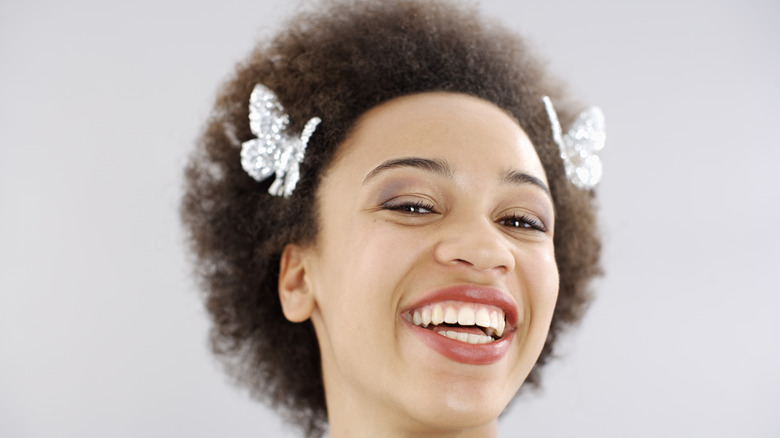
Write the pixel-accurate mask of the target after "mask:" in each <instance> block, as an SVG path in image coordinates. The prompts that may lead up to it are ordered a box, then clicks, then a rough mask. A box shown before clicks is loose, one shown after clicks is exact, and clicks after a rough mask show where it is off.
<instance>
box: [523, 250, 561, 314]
mask: <svg viewBox="0 0 780 438" xmlns="http://www.w3.org/2000/svg"><path fill="white" fill-rule="evenodd" d="M521 263H522V264H521V266H523V269H522V273H521V276H522V277H523V278H524V279H525V280H526V282H527V284H526V290H527V291H528V294H527V297H526V298H527V299H528V304H529V305H530V306H531V312H532V315H533V317H534V319H536V320H539V321H540V322H544V323H545V325H549V321H550V319H551V318H552V314H553V311H554V310H555V304H556V302H557V299H558V289H559V275H558V266H557V264H556V263H555V252H554V249H553V247H552V244H550V245H547V246H545V247H544V248H538V249H537V250H535V251H532V252H529V253H528V255H527V257H526V258H525V260H524V261H523V262H521Z"/></svg>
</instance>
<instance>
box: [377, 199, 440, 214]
mask: <svg viewBox="0 0 780 438" xmlns="http://www.w3.org/2000/svg"><path fill="white" fill-rule="evenodd" d="M382 208H383V209H385V210H390V211H399V212H401V213H406V214H409V215H422V214H430V213H436V212H435V211H434V210H433V209H434V206H433V205H431V204H429V203H427V202H425V201H415V202H402V203H400V204H393V203H389V202H386V203H384V204H382ZM420 210H427V211H425V212H423V211H420Z"/></svg>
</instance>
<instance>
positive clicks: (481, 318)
mask: <svg viewBox="0 0 780 438" xmlns="http://www.w3.org/2000/svg"><path fill="white" fill-rule="evenodd" d="M474 321H475V322H476V323H477V325H478V326H480V327H490V313H489V312H488V310H487V309H486V308H484V307H480V308H479V310H477V317H476V319H475V320H474Z"/></svg>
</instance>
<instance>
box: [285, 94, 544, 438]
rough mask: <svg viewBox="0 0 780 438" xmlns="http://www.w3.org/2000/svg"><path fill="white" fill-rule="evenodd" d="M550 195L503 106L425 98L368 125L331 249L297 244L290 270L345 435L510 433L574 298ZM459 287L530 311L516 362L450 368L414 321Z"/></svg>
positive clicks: (452, 97)
mask: <svg viewBox="0 0 780 438" xmlns="http://www.w3.org/2000/svg"><path fill="white" fill-rule="evenodd" d="M408 158H414V159H415V160H417V159H420V160H432V161H434V162H435V163H438V164H441V165H442V166H443V167H444V169H438V170H437V169H431V168H423V167H421V166H418V165H414V164H409V163H413V162H427V161H419V160H418V161H414V160H411V161H410V160H406V159H408ZM399 159H400V160H406V161H402V162H401V163H399V162H397V161H393V160H399ZM392 163H395V164H392ZM429 167H430V166H429ZM509 174H512V175H515V176H517V175H520V177H519V178H514V179H511V178H507V175H509ZM545 185H546V177H545V173H544V170H543V168H542V165H541V163H540V161H539V157H538V155H537V154H536V151H535V150H534V147H533V145H532V144H531V142H530V140H529V139H528V137H527V136H526V134H525V132H524V131H523V130H522V128H521V127H520V126H519V125H518V124H517V123H516V122H515V121H514V120H513V119H512V118H511V117H509V116H508V115H507V114H506V113H504V112H503V111H502V110H501V109H499V108H498V107H496V106H494V105H493V104H491V103H489V102H486V101H483V100H480V99H477V98H474V97H470V96H466V95H460V94H451V93H422V94H416V95H411V96H405V97H402V98H397V99H394V100H392V101H389V102H386V103H384V104H382V105H380V106H378V107H376V108H373V109H372V110H370V111H368V112H366V113H365V114H364V115H363V116H362V117H361V119H360V120H359V121H358V123H357V125H356V129H355V130H354V131H353V133H352V135H351V136H350V137H349V138H348V139H347V140H346V141H345V142H344V144H342V145H341V146H340V149H339V151H338V156H337V157H336V159H335V160H334V162H333V164H332V165H331V167H330V169H329V170H328V171H327V172H326V174H325V175H324V177H323V180H322V183H321V185H320V187H319V191H318V202H319V221H320V223H319V226H320V229H319V231H318V237H317V240H316V242H315V243H314V244H313V245H309V246H300V245H294V244H291V245H288V246H287V248H286V249H285V251H284V253H283V256H282V263H281V270H280V282H279V291H280V297H281V301H282V307H283V311H284V314H285V316H286V317H287V318H288V319H289V320H291V321H296V322H298V321H305V320H307V319H311V320H312V323H313V325H314V328H315V331H316V333H317V338H318V341H319V345H320V350H321V355H322V369H323V378H324V382H325V395H326V400H327V405H328V415H329V422H330V436H331V437H333V438H345V437H364V436H377V437H409V436H428V437H495V436H496V427H497V426H496V425H497V418H498V415H499V414H500V413H501V412H502V411H503V409H504V408H505V407H506V405H507V403H508V402H509V401H510V400H511V399H512V397H513V396H514V394H515V393H516V392H517V390H518V389H519V387H520V385H521V384H522V382H523V381H524V379H525V378H526V377H527V375H528V373H529V372H530V370H531V368H532V367H533V365H534V363H535V361H536V359H537V357H538V355H539V353H540V351H541V349H542V346H543V345H544V341H545V338H546V335H547V331H548V329H549V325H550V320H551V318H552V313H553V309H554V307H555V302H556V299H557V294H558V270H557V266H556V264H555V257H554V247H553V233H554V222H555V218H554V209H553V204H552V200H551V198H550V195H549V194H548V192H547V191H546V189H545ZM458 285H475V286H486V287H491V288H494V289H497V290H499V291H500V292H501V293H505V294H507V295H509V296H510V297H511V298H512V300H513V301H514V302H515V303H517V310H518V313H519V315H520V322H519V324H518V327H517V328H516V332H515V333H514V336H513V337H512V338H511V344H510V347H509V349H508V351H507V353H506V354H505V355H504V356H503V357H501V359H500V360H498V361H496V362H494V363H490V364H487V365H474V364H467V363H461V362H458V361H454V360H452V359H449V358H447V357H445V356H444V355H442V354H440V353H439V352H437V351H435V350H434V349H432V348H431V347H430V346H428V345H426V344H425V343H424V342H421V341H420V339H419V337H418V336H415V335H414V334H413V333H412V330H411V329H410V326H409V324H408V323H407V322H406V321H405V320H404V318H403V316H402V313H403V312H404V310H408V308H409V306H411V305H412V303H414V302H415V301H416V300H419V299H420V297H423V296H425V295H426V294H429V293H430V292H431V291H436V290H440V289H442V288H446V287H450V286H458Z"/></svg>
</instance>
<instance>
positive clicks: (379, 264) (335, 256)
mask: <svg viewBox="0 0 780 438" xmlns="http://www.w3.org/2000/svg"><path fill="white" fill-rule="evenodd" d="M342 224H344V226H343V227H339V229H338V230H335V229H333V230H330V231H333V232H330V233H329V235H328V241H327V246H326V247H325V248H324V249H325V250H324V251H323V253H322V257H321V260H322V262H323V263H322V267H321V269H320V274H321V275H319V278H320V279H321V280H323V281H320V282H319V284H317V289H318V302H319V303H320V305H321V307H322V309H323V312H325V313H332V314H334V315H349V317H347V318H340V319H341V321H338V322H336V324H338V327H339V328H342V329H345V330H346V331H348V332H350V333H352V336H354V334H355V333H358V332H365V330H358V329H359V328H360V327H361V326H362V327H363V328H364V327H365V324H366V321H367V320H370V323H371V325H372V326H374V327H376V326H378V325H383V324H386V322H387V321H391V322H394V318H393V317H392V316H393V315H394V313H395V312H397V311H398V310H400V309H396V307H397V306H396V303H397V302H398V295H399V294H400V293H401V291H402V290H403V289H404V284H405V282H406V280H407V274H408V273H409V272H410V270H411V269H412V267H413V266H415V263H416V261H417V260H419V257H420V256H421V254H422V253H423V252H424V251H423V248H422V244H421V242H420V241H419V239H415V238H413V237H411V236H409V235H408V234H409V233H403V232H395V231H398V230H395V229H394V228H393V227H392V226H389V224H387V223H385V222H382V221H369V222H364V223H359V222H352V223H348V222H342ZM379 315H383V317H382V318H378V316H379ZM324 316H325V317H326V318H327V317H328V315H324ZM329 325H331V324H329Z"/></svg>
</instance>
